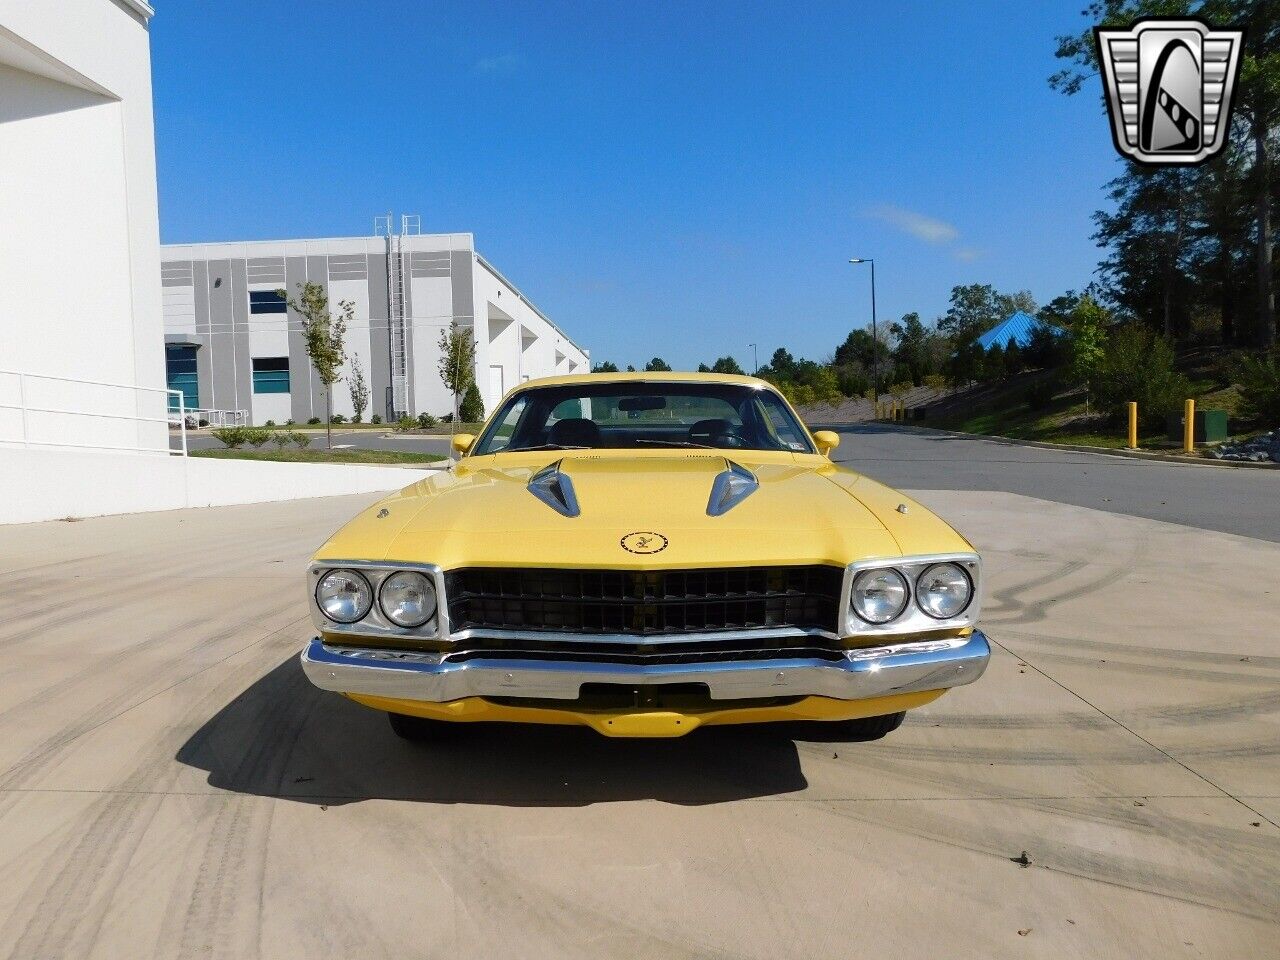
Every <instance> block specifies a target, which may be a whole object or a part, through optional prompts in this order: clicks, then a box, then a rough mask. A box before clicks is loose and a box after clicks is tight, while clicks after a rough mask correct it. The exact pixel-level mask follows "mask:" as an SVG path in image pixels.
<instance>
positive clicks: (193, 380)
mask: <svg viewBox="0 0 1280 960" xmlns="http://www.w3.org/2000/svg"><path fill="white" fill-rule="evenodd" d="M164 365H165V374H166V380H167V381H168V386H169V389H170V390H177V391H178V392H180V393H181V394H182V405H183V407H184V408H185V409H187V410H194V409H196V408H197V407H198V406H200V384H199V374H198V373H197V372H196V348H195V347H166V348H165V351H164ZM169 409H170V410H177V409H178V398H177V397H175V396H172V395H170V397H169Z"/></svg>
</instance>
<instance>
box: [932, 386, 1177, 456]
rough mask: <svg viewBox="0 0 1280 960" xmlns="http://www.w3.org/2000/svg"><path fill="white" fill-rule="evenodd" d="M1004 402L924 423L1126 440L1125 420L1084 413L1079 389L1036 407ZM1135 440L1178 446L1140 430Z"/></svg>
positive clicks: (1147, 445) (1091, 440)
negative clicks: (1117, 420) (1118, 422)
mask: <svg viewBox="0 0 1280 960" xmlns="http://www.w3.org/2000/svg"><path fill="white" fill-rule="evenodd" d="M1005 403H1006V404H1008V405H1005V406H999V407H987V408H984V409H978V410H973V411H965V412H962V413H955V414H952V415H950V416H945V417H938V418H936V419H934V418H930V419H929V420H926V421H925V425H926V426H930V427H940V428H941V429H943V430H958V431H961V432H963V433H978V434H983V435H984V436H989V437H1009V438H1011V439H1014V440H1038V441H1040V442H1042V443H1071V444H1079V445H1081V446H1086V447H1110V448H1113V449H1118V448H1120V447H1126V446H1128V444H1129V438H1128V433H1127V428H1126V426H1125V425H1124V424H1115V425H1112V424H1109V423H1107V421H1106V420H1105V419H1104V418H1102V417H1096V416H1087V415H1086V413H1085V404H1084V396H1083V394H1080V393H1068V394H1061V395H1059V396H1057V397H1054V399H1053V400H1052V401H1051V402H1050V403H1049V404H1048V405H1046V406H1044V407H1042V408H1040V409H1038V410H1032V409H1031V407H1030V406H1029V405H1028V404H1027V403H1026V401H1025V400H1021V401H1017V402H1010V398H1005ZM1138 444H1139V446H1141V447H1142V448H1144V449H1147V450H1159V449H1172V448H1176V447H1177V446H1178V444H1177V443H1175V442H1174V441H1171V440H1167V439H1165V437H1164V435H1163V434H1153V435H1142V434H1139V436H1138Z"/></svg>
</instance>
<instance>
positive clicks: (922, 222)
mask: <svg viewBox="0 0 1280 960" xmlns="http://www.w3.org/2000/svg"><path fill="white" fill-rule="evenodd" d="M867 216H869V217H873V218H875V219H876V220H882V221H883V222H885V223H887V224H889V225H890V226H892V227H896V228H897V229H899V230H901V231H902V232H903V233H909V234H910V235H911V236H913V237H915V238H916V239H917V240H923V241H924V242H925V243H953V242H954V241H956V240H959V239H960V231H959V230H957V229H956V228H955V227H953V226H952V225H951V224H949V223H947V222H946V221H945V220H937V219H935V218H933V217H928V216H925V215H924V214H923V213H916V212H915V211H914V210H904V209H903V208H902V207H895V206H893V205H892V204H885V205H883V206H880V207H876V208H875V209H874V210H871V211H870V212H869V213H868V214H867Z"/></svg>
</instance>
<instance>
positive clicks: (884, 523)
mask: <svg viewBox="0 0 1280 960" xmlns="http://www.w3.org/2000/svg"><path fill="white" fill-rule="evenodd" d="M646 453H647V452H646ZM667 453H668V455H666V456H652V455H639V456H635V457H627V456H619V455H618V454H617V453H614V452H610V453H606V454H601V455H596V454H591V453H583V454H568V453H566V454H550V455H544V456H543V457H541V458H529V457H527V456H524V457H521V456H520V455H511V457H512V459H516V460H518V462H510V461H508V462H504V458H502V457H492V456H490V457H480V458H467V459H464V460H463V461H462V462H461V463H460V464H458V465H457V466H455V467H454V468H452V469H450V470H448V471H442V472H441V473H439V474H437V475H435V476H432V477H430V478H428V479H426V480H423V481H421V482H419V483H416V484H414V485H413V486H411V487H407V488H406V489H404V490H402V491H400V492H399V493H398V494H395V495H393V496H392V497H388V498H387V499H385V500H383V501H381V502H380V503H378V504H375V506H374V507H372V508H370V509H369V510H367V511H365V512H364V513H362V514H361V515H360V516H358V517H356V518H355V519H354V520H353V521H352V522H351V523H349V524H348V525H347V526H346V527H344V528H343V529H342V530H340V531H339V532H338V533H337V534H335V535H334V536H333V537H332V538H331V539H330V540H329V541H328V542H327V543H326V544H325V545H324V546H323V547H322V548H321V549H320V551H319V552H318V553H317V557H318V558H321V559H348V560H354V559H369V560H395V561H405V562H417V563H435V564H439V565H440V566H442V567H444V568H446V569H451V568H457V567H464V566H472V565H475V566H505V565H510V566H540V565H545V566H558V567H574V566H578V567H596V568H601V567H603V568H619V569H656V568H663V567H665V568H673V567H698V566H745V565H752V564H763V563H833V564H845V563H849V562H852V561H853V560H856V559H861V558H865V557H872V556H899V555H901V553H902V552H903V540H904V537H903V536H902V535H901V534H902V532H903V530H904V529H906V528H904V521H905V520H906V517H905V516H904V515H903V514H901V513H899V512H897V511H896V505H897V503H899V502H901V501H902V500H903V498H901V497H900V496H899V495H897V494H894V493H893V492H892V491H888V489H887V488H884V487H879V485H878V484H872V483H871V482H870V481H866V479H865V478H862V477H860V476H859V475H858V474H855V473H852V472H849V471H845V470H840V469H839V468H837V467H835V466H834V465H833V464H831V463H830V462H829V461H827V460H826V459H825V458H821V457H817V456H803V457H802V456H794V457H793V456H790V455H778V454H773V455H760V456H754V457H753V456H752V455H751V454H750V453H749V452H746V451H734V452H733V454H732V461H733V462H734V463H737V464H739V465H741V466H742V467H745V468H746V469H747V470H749V471H751V472H752V473H753V474H754V475H755V476H756V478H757V480H758V481H759V488H758V489H757V490H756V491H755V492H754V493H752V494H751V495H750V496H748V497H746V499H744V500H743V501H742V502H740V503H739V504H737V505H736V506H735V507H733V508H732V509H731V510H729V511H728V512H727V513H725V514H723V515H721V516H709V515H708V514H707V504H708V501H709V499H710V496H711V487H712V484H713V483H714V482H715V478H716V477H717V476H718V475H719V474H721V473H722V472H724V471H725V470H726V468H727V466H728V461H726V459H725V457H723V456H718V455H708V454H706V453H702V452H692V453H689V454H688V455H685V454H684V452H683V451H682V452H680V453H670V452H667ZM556 457H562V459H560V461H559V463H560V470H561V471H562V472H563V473H565V474H567V475H568V476H569V477H570V479H571V481H572V485H573V489H574V492H575V494H576V497H577V501H578V505H579V508H580V514H579V515H578V516H575V517H568V516H563V515H561V514H560V513H558V512H556V510H554V509H553V508H552V507H550V506H549V505H547V504H546V503H544V502H543V501H541V500H539V499H538V498H537V497H535V496H534V495H533V494H532V493H530V491H529V489H528V484H529V480H530V478H531V477H532V476H533V474H535V473H536V472H537V471H538V470H539V469H541V468H542V467H545V466H547V465H548V464H549V463H554V462H556V459H555V458H556ZM863 482H865V490H863V491H857V489H856V488H857V487H858V486H859V484H860V483H863ZM876 488H878V491H877V489H876ZM864 493H866V494H871V495H870V496H863V495H862V494H864ZM886 494H887V496H886ZM895 498H896V499H895ZM888 501H893V503H892V505H891V504H889V502H888ZM908 502H909V501H908ZM913 506H914V507H916V508H918V509H919V511H920V515H919V517H918V518H917V519H916V523H917V524H918V523H921V522H923V523H925V524H929V523H930V522H932V524H933V526H931V527H930V529H934V528H935V527H938V528H940V529H941V530H945V531H946V532H947V533H948V534H950V538H951V539H950V540H949V541H948V542H945V543H937V538H936V537H934V538H932V540H930V542H931V543H933V544H934V545H932V546H930V548H929V549H931V550H934V551H941V550H946V549H966V548H967V544H964V541H963V540H962V539H961V538H959V537H958V536H957V535H955V534H954V532H952V531H951V530H950V528H949V527H947V526H946V525H945V524H942V523H941V521H937V520H936V518H932V515H931V514H928V512H927V511H925V510H924V508H923V507H918V505H913ZM895 518H896V519H895ZM930 518H932V520H931V521H930ZM895 527H897V528H899V529H898V530H897V531H895V530H894V529H893V528H895ZM633 533H639V534H641V535H643V542H642V544H641V547H642V549H643V550H650V551H653V552H634V551H633V550H632V549H628V547H627V546H624V544H623V540H624V538H627V537H628V535H629V534H633ZM651 534H657V535H658V537H651V536H649V535H651ZM905 539H906V540H915V539H918V537H911V536H908V537H906V538H905ZM664 541H665V542H664ZM957 542H958V544H959V545H958V546H957ZM627 543H628V545H629V546H630V547H632V548H634V547H636V546H637V541H636V540H635V539H630V540H628V541H627Z"/></svg>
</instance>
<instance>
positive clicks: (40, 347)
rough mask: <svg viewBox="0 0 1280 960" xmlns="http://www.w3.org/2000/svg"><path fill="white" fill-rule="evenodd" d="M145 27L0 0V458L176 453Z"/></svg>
mask: <svg viewBox="0 0 1280 960" xmlns="http://www.w3.org/2000/svg"><path fill="white" fill-rule="evenodd" d="M151 15H152V10H151V7H150V6H148V5H147V4H146V3H144V2H142V0H58V2H57V3H46V2H34V0H0V447H3V446H5V445H14V444H21V445H22V446H23V447H24V448H25V449H49V448H52V447H55V446H61V447H79V446H85V445H92V446H95V447H98V448H116V449H120V450H133V451H147V450H151V451H155V452H158V453H163V452H164V451H165V449H166V448H167V427H166V425H165V423H164V417H165V407H166V397H165V394H164V343H163V339H162V335H161V332H160V331H161V319H160V318H161V312H160V277H159V273H158V269H157V267H158V263H159V259H160V257H159V225H158V218H157V213H156V170H155V145H154V134H153V124H152V113H151V53H150V38H149V33H148V21H149V19H150V17H151ZM60 410H76V411H86V410H87V411H93V412H95V413H96V414H98V416H96V417H93V418H90V417H87V416H84V415H80V414H69V413H58V412H56V411H60Z"/></svg>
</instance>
